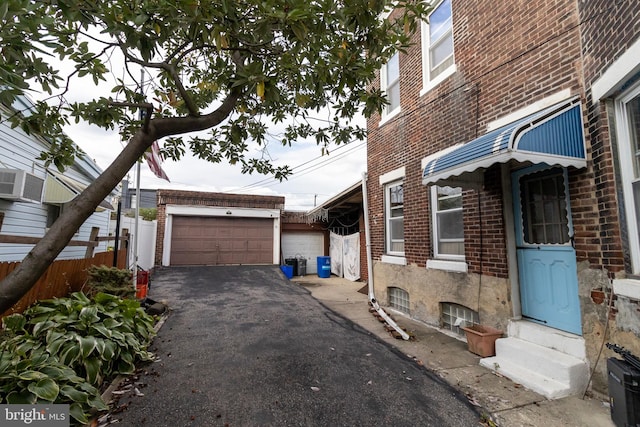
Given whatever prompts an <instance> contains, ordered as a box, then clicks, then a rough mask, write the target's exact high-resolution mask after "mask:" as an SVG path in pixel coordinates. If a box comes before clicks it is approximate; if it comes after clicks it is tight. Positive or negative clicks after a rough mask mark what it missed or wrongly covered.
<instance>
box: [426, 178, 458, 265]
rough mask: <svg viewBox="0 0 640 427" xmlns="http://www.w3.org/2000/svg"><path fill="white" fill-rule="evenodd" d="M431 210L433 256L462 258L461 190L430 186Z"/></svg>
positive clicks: (453, 258)
mask: <svg viewBox="0 0 640 427" xmlns="http://www.w3.org/2000/svg"><path fill="white" fill-rule="evenodd" d="M431 211H432V220H433V233H432V234H433V252H434V256H435V258H440V259H451V260H464V228H463V221H462V190H461V189H460V188H457V187H456V188H452V187H439V186H437V185H434V186H432V187H431Z"/></svg>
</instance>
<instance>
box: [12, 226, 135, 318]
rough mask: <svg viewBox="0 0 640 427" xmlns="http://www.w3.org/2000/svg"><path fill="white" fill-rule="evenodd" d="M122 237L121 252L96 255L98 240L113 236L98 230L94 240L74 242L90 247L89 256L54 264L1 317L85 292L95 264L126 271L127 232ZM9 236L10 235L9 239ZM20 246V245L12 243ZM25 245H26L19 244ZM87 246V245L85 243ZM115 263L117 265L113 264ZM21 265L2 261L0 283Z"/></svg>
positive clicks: (93, 236) (107, 239)
mask: <svg viewBox="0 0 640 427" xmlns="http://www.w3.org/2000/svg"><path fill="white" fill-rule="evenodd" d="M123 235H124V237H120V240H121V241H122V242H123V245H122V249H119V250H118V251H117V253H116V252H115V251H108V252H99V253H96V254H94V253H93V248H94V247H96V246H97V245H98V242H99V241H109V240H114V238H113V237H98V235H97V231H95V230H94V232H92V233H91V236H92V237H91V240H90V241H87V242H82V241H73V245H75V246H80V245H82V246H87V255H88V256H87V257H85V258H81V259H68V260H58V261H54V262H53V263H52V264H51V265H50V266H49V268H47V270H46V271H45V273H44V274H43V275H42V276H41V277H40V279H39V280H38V281H37V282H36V284H35V285H34V286H33V287H32V288H31V289H30V290H29V292H27V293H26V294H25V295H24V296H23V297H22V298H21V299H20V301H18V302H17V303H16V304H15V305H14V306H13V307H11V308H10V309H9V310H7V311H5V312H4V313H2V314H1V315H0V318H2V317H4V316H8V315H9V314H13V313H22V312H23V311H24V310H25V309H26V308H27V307H29V306H30V305H31V304H33V303H34V302H36V301H40V300H43V299H50V298H55V297H65V296H67V295H69V294H70V293H71V292H76V291H79V290H81V289H82V287H83V286H84V285H85V283H86V282H87V278H88V273H87V269H88V268H89V267H91V266H92V265H107V266H114V265H115V266H117V267H118V268H122V269H124V268H127V252H128V250H127V246H128V239H129V235H128V233H123ZM4 237H5V239H0V241H2V240H4V243H7V242H6V240H7V238H6V237H7V236H4ZM9 237H10V236H9ZM12 243H17V242H12ZM20 243H23V242H20ZM83 243H84V244H83ZM114 260H115V261H116V263H115V264H114ZM19 265H20V262H0V281H1V280H2V279H4V278H5V277H7V275H8V274H9V273H11V272H12V271H13V270H15V269H16V268H17V267H18V266H19Z"/></svg>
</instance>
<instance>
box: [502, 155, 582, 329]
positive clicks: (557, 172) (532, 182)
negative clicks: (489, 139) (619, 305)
mask: <svg viewBox="0 0 640 427" xmlns="http://www.w3.org/2000/svg"><path fill="white" fill-rule="evenodd" d="M512 184H513V193H514V194H513V195H514V197H513V203H514V219H515V224H516V245H517V251H516V252H517V257H518V274H519V280H520V300H521V305H522V316H523V317H524V318H526V319H528V320H531V321H533V322H538V323H542V324H544V325H547V326H549V327H552V328H556V329H561V330H564V331H567V332H571V333H574V334H579V335H580V334H582V326H581V324H582V322H581V318H580V301H579V299H578V276H577V268H576V253H575V250H574V248H573V244H572V243H573V226H572V223H571V207H570V204H569V197H568V194H569V192H568V185H567V171H566V169H562V168H549V167H548V166H541V165H538V166H533V167H530V168H526V169H522V170H518V171H516V172H514V173H512Z"/></svg>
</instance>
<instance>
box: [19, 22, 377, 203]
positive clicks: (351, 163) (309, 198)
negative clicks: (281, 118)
mask: <svg viewBox="0 0 640 427" xmlns="http://www.w3.org/2000/svg"><path fill="white" fill-rule="evenodd" d="M96 34H97V33H96ZM87 41H88V42H89V46H93V45H94V42H93V41H91V40H87ZM46 60H47V61H53V62H55V66H56V67H57V69H58V70H60V75H61V76H64V77H66V76H67V75H68V74H69V73H70V72H71V70H73V65H72V64H69V63H65V62H59V61H56V60H55V59H52V57H47V58H46ZM108 65H109V67H110V72H109V73H108V74H106V75H105V77H106V78H107V81H101V82H100V84H99V86H98V87H96V86H95V85H94V83H93V81H92V79H91V78H89V77H85V78H82V79H74V80H73V81H72V84H70V85H69V86H68V89H69V90H68V92H66V93H65V98H66V99H67V101H69V102H86V101H89V100H91V99H94V98H97V97H99V96H107V97H108V96H111V95H112V94H111V88H112V87H113V85H114V80H115V79H116V78H117V77H118V76H119V77H120V78H122V79H124V80H127V81H128V83H131V84H134V85H136V84H139V82H131V81H130V80H131V79H130V78H129V77H127V76H130V77H131V76H136V77H137V76H138V74H136V72H137V73H139V71H136V69H135V66H130V70H131V74H129V75H127V74H126V73H124V71H123V70H124V68H123V65H122V61H121V60H119V59H118V56H117V54H114V55H112V56H111V57H109V61H108ZM146 76H147V77H146V80H147V84H145V86H146V87H147V88H148V87H149V79H151V76H150V75H148V74H147V75H146ZM29 95H30V96H31V97H33V98H35V99H45V98H49V99H50V100H51V98H50V97H48V96H46V95H44V94H42V93H37V92H34V91H30V93H29ZM152 97H153V95H151V94H149V96H148V98H149V99H151V98H152ZM316 118H318V119H320V120H328V119H329V117H328V113H326V114H325V116H324V117H321V116H319V117H316ZM72 123H73V121H72ZM356 123H358V124H360V126H362V127H364V126H365V125H366V122H365V121H364V119H362V118H360V119H359V120H357V122H356ZM269 130H270V133H273V134H276V135H277V133H278V130H277V129H273V128H270V129H269ZM65 132H66V133H67V135H69V136H70V137H71V138H72V139H73V141H74V142H75V143H76V144H77V145H78V146H80V148H82V149H83V150H84V151H85V152H86V153H87V154H88V155H89V157H91V158H92V159H94V160H95V162H96V163H97V164H98V166H99V167H100V168H102V169H103V170H104V169H106V168H107V166H109V165H110V164H111V162H112V161H113V160H114V159H115V158H116V156H117V155H118V154H119V152H120V150H122V148H123V146H124V145H123V144H124V142H123V141H121V139H120V136H119V134H118V132H117V130H116V131H106V130H104V129H100V128H98V127H95V126H90V125H87V124H86V123H80V124H75V123H73V124H72V125H70V126H67V127H66V128H65ZM159 144H160V146H162V144H163V142H162V140H161V141H159ZM366 151H367V150H366V143H365V142H364V141H357V142H352V143H351V144H349V145H344V146H339V147H336V146H330V147H329V154H328V155H326V154H325V155H324V156H322V151H321V148H320V147H319V146H317V145H316V144H315V143H312V142H308V141H307V142H305V141H301V142H299V143H298V144H295V145H293V146H292V147H282V145H281V144H279V143H278V142H275V141H274V142H272V143H270V144H269V145H268V147H267V149H266V151H265V152H263V153H264V155H267V156H268V157H269V158H271V159H272V162H273V164H274V165H276V166H281V165H289V167H291V168H293V171H294V173H293V175H291V176H290V177H289V179H288V180H286V181H283V182H279V181H277V180H275V179H273V178H272V177H267V176H264V175H256V174H254V175H243V174H242V173H241V167H240V166H231V165H229V164H228V163H224V162H223V163H219V164H213V163H209V162H206V161H204V160H199V159H197V158H195V157H193V156H189V153H187V154H185V157H183V159H182V160H180V161H179V162H173V161H171V160H165V161H164V163H163V165H162V168H163V169H164V171H165V172H166V174H167V176H168V177H169V179H170V181H171V182H167V181H165V180H163V179H160V178H156V177H155V175H154V174H153V173H152V172H151V170H150V169H149V167H148V165H147V164H146V163H144V162H143V163H142V164H141V167H140V170H141V173H140V187H141V188H143V189H176V190H190V191H206V192H226V193H240V194H261V195H276V196H284V197H285V208H286V209H287V210H299V211H307V210H310V209H313V208H314V206H316V205H320V204H322V203H323V202H324V201H326V200H328V199H329V198H331V197H333V196H335V195H336V194H338V193H340V192H342V191H343V190H345V189H347V188H349V187H350V186H352V185H353V184H355V183H356V182H359V181H360V180H361V179H362V173H363V172H364V171H366ZM250 154H252V153H250ZM253 154H256V153H253ZM135 169H136V168H135V167H134V168H133V169H132V170H131V171H130V173H129V183H130V186H131V187H135V184H136V177H135Z"/></svg>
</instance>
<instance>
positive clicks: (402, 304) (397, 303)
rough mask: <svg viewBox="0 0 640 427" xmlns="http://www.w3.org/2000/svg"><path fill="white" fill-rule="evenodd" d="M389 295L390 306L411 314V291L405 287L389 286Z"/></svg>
mask: <svg viewBox="0 0 640 427" xmlns="http://www.w3.org/2000/svg"><path fill="white" fill-rule="evenodd" d="M387 294H388V295H389V306H390V307H392V308H395V309H396V310H398V311H401V312H403V313H407V314H409V293H408V292H407V291H405V290H404V289H400V288H396V287H389V288H387Z"/></svg>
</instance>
